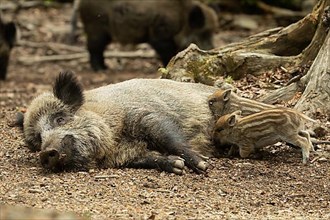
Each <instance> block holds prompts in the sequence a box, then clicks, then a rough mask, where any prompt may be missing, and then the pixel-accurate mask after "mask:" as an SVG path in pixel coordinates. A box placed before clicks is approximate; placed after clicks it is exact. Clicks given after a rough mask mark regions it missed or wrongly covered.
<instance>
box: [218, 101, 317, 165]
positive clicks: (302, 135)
mask: <svg viewBox="0 0 330 220" xmlns="http://www.w3.org/2000/svg"><path fill="white" fill-rule="evenodd" d="M306 121H312V122H315V121H314V120H313V119H311V118H309V117H307V116H305V115H303V114H302V113H300V112H298V111H295V110H293V109H286V108H278V109H276V108H274V109H268V110H263V111H261V112H258V113H255V114H252V115H249V116H246V117H241V112H240V111H235V112H233V113H231V114H227V115H224V116H222V117H220V118H219V120H218V121H217V122H216V125H215V128H214V139H215V140H216V141H218V142H219V143H220V144H222V145H225V144H233V145H235V146H238V147H239V154H240V156H241V157H242V158H246V157H248V156H249V155H250V154H251V153H253V152H254V151H255V150H257V149H259V148H262V147H266V146H268V145H272V144H276V143H277V142H279V141H285V142H288V143H291V144H293V145H295V146H299V147H300V148H301V150H302V155H303V163H306V162H307V161H308V159H309V152H310V150H313V149H314V148H313V144H312V142H311V139H310V135H309V133H308V132H307V131H306V130H305V122H306ZM231 151H233V147H232V149H231Z"/></svg>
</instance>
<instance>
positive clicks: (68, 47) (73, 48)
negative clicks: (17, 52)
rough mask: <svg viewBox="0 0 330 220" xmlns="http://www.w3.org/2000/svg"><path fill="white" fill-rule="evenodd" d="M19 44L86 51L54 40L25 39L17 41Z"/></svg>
mask: <svg viewBox="0 0 330 220" xmlns="http://www.w3.org/2000/svg"><path fill="white" fill-rule="evenodd" d="M16 45H17V46H22V47H33V48H45V47H48V48H50V49H53V48H56V50H58V49H60V50H69V51H72V52H77V53H81V52H84V51H85V49H84V48H81V47H76V46H71V45H67V44H61V43H54V42H42V43H39V42H32V41H25V40H20V41H18V42H17V43H16Z"/></svg>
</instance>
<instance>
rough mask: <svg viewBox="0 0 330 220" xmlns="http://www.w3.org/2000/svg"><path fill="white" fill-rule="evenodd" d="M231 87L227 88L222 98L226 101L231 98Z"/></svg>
mask: <svg viewBox="0 0 330 220" xmlns="http://www.w3.org/2000/svg"><path fill="white" fill-rule="evenodd" d="M230 95H231V89H227V90H225V91H224V92H223V96H222V99H223V101H224V102H227V101H228V100H229V99H230Z"/></svg>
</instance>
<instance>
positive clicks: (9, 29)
mask: <svg viewBox="0 0 330 220" xmlns="http://www.w3.org/2000/svg"><path fill="white" fill-rule="evenodd" d="M4 32H5V36H4V37H5V40H6V41H7V43H8V44H9V47H10V48H12V47H13V46H14V42H15V40H16V26H15V24H14V23H13V22H9V23H7V24H5V25H4Z"/></svg>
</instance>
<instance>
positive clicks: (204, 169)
mask: <svg viewBox="0 0 330 220" xmlns="http://www.w3.org/2000/svg"><path fill="white" fill-rule="evenodd" d="M197 168H198V169H200V170H202V171H206V169H207V163H206V162H205V161H201V162H199V163H198V164H197Z"/></svg>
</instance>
